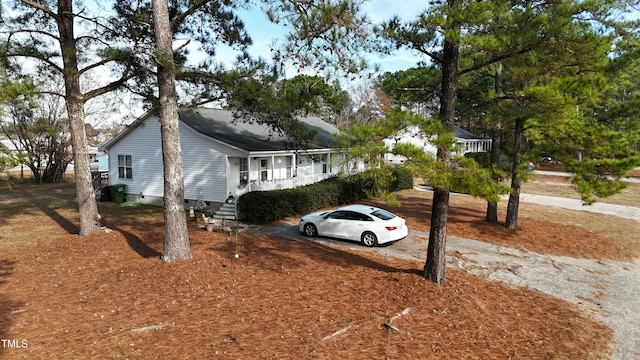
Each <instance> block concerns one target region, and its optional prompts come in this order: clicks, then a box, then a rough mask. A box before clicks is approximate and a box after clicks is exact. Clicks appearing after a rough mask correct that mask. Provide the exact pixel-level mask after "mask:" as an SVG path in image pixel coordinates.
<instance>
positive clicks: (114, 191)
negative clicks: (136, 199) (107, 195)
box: [109, 184, 127, 203]
mask: <svg viewBox="0 0 640 360" xmlns="http://www.w3.org/2000/svg"><path fill="white" fill-rule="evenodd" d="M109 189H111V200H112V201H113V202H116V203H121V202H124V194H125V190H126V189H127V185H124V184H116V185H111V186H109Z"/></svg>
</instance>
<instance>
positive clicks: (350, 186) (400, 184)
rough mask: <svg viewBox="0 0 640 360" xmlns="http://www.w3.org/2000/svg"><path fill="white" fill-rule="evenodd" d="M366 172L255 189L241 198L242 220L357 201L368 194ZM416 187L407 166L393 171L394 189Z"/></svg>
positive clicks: (271, 218)
mask: <svg viewBox="0 0 640 360" xmlns="http://www.w3.org/2000/svg"><path fill="white" fill-rule="evenodd" d="M364 178H365V177H364V174H357V175H353V176H349V177H332V178H329V179H326V180H324V181H321V182H319V183H316V184H312V185H307V186H304V187H299V188H295V189H283V190H272V191H253V192H250V193H247V194H244V195H242V196H240V198H239V199H238V214H239V216H240V218H241V219H243V220H246V221H250V222H257V223H264V222H269V221H275V220H279V219H282V218H285V217H287V216H293V215H298V214H306V213H309V212H313V211H316V210H318V209H322V208H326V207H331V206H337V205H342V204H349V203H354V202H357V201H359V200H362V199H364V198H366V197H367V195H366V194H365V192H364V190H363V189H364V187H363V184H362V182H363V181H364ZM412 187H413V174H412V173H411V172H410V171H409V170H407V169H404V168H395V169H394V170H393V181H392V183H391V189H389V190H390V191H398V190H402V189H409V188H412Z"/></svg>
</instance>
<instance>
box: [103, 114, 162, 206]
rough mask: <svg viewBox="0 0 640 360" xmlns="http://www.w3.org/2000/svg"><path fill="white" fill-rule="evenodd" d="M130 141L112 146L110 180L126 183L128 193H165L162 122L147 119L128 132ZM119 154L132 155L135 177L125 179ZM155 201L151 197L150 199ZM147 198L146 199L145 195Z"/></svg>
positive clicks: (148, 194)
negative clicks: (121, 176) (122, 174)
mask: <svg viewBox="0 0 640 360" xmlns="http://www.w3.org/2000/svg"><path fill="white" fill-rule="evenodd" d="M127 140H128V141H121V142H117V143H115V144H114V145H113V146H112V147H111V148H110V149H109V184H112V185H115V184H124V185H126V193H127V194H140V193H142V194H144V195H145V196H151V197H159V198H162V196H163V190H164V189H163V173H162V147H161V143H160V123H159V121H158V120H157V118H152V119H147V120H146V121H144V122H142V123H140V125H139V126H137V127H136V128H134V129H133V130H131V132H130V133H129V134H128V139H127ZM118 155H131V161H132V178H131V179H121V178H119V174H118ZM146 200H147V201H149V202H152V200H151V199H146ZM141 201H143V202H147V201H145V199H144V198H143V199H141Z"/></svg>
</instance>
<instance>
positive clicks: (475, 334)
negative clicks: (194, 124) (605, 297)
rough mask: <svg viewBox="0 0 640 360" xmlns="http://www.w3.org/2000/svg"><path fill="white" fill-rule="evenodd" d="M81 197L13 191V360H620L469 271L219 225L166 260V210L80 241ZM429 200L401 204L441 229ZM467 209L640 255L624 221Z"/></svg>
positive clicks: (9, 283) (459, 209)
mask: <svg viewBox="0 0 640 360" xmlns="http://www.w3.org/2000/svg"><path fill="white" fill-rule="evenodd" d="M530 185H534V183H532V184H530ZM73 191H74V188H73V186H72V185H71V186H70V185H62V186H60V185H58V186H26V187H25V186H18V187H12V188H8V187H7V188H3V189H2V190H1V191H0V203H1V204H2V206H1V207H0V229H1V230H0V339H3V344H8V346H7V345H3V347H1V348H0V357H2V358H3V359H23V358H24V359H50V358H65V359H86V358H232V357H233V358H249V359H272V358H281V359H335V358H348V359H385V358H386V359H425V358H441V359H461V358H473V359H483V358H486V359H489V358H536V359H538V358H554V359H558V358H567V359H574V358H581V359H605V358H607V357H608V354H609V353H610V346H611V339H612V332H611V330H610V329H609V328H607V327H606V326H604V325H603V324H602V323H601V322H599V321H598V320H597V319H596V317H595V316H593V314H590V313H589V312H587V311H586V310H584V309H583V308H581V307H579V306H577V305H575V304H571V303H568V302H565V301H562V300H560V299H557V298H554V297H551V296H548V295H545V294H542V293H539V292H536V291H532V290H527V289H522V288H514V287H511V286H507V285H504V284H499V283H495V282H490V281H487V280H486V279H484V278H483V277H480V276H473V275H469V274H466V273H464V272H462V271H457V270H453V269H449V270H448V272H447V282H446V283H445V285H443V286H441V287H438V286H436V285H433V284H431V283H429V282H428V281H425V280H424V279H423V278H422V277H421V275H420V273H421V269H422V266H423V263H421V262H413V261H401V260H395V259H390V258H384V257H379V256H376V255H375V254H370V253H363V252H352V251H349V250H346V249H345V250H342V249H336V248H335V247H331V248H328V247H324V246H321V245H319V244H316V243H314V242H310V241H291V240H283V239H279V238H276V237H269V236H266V235H259V234H255V233H251V232H248V231H241V232H239V233H237V234H233V235H229V234H227V233H220V232H206V231H202V230H200V229H199V228H198V227H197V226H196V224H195V223H190V224H189V226H190V238H191V243H192V253H193V254H194V258H193V259H192V260H191V261H187V262H183V263H180V264H176V265H166V264H165V263H163V262H162V261H161V260H160V259H159V255H160V254H161V252H162V241H163V233H162V232H163V223H162V221H163V219H162V214H161V208H157V207H149V206H144V205H143V206H140V207H136V208H122V207H120V206H119V205H118V204H113V203H101V204H100V207H101V208H100V211H101V214H102V215H103V217H104V225H106V226H107V227H108V230H107V231H101V232H99V233H96V234H92V235H90V236H87V237H79V236H77V235H70V233H73V232H74V230H75V231H77V226H78V218H77V214H75V204H74V195H73ZM625 191H628V194H627V195H626V197H629V196H638V195H637V194H638V193H640V189H639V188H638V187H630V188H629V189H627V190H625ZM428 196H429V195H428V194H425V193H424V192H419V193H418V192H414V191H413V190H409V191H405V192H402V193H401V194H399V197H400V199H401V202H402V203H403V206H402V207H400V208H397V209H396V208H393V209H392V210H393V211H394V212H397V213H399V214H400V215H402V216H404V217H406V218H407V219H408V221H409V226H410V227H411V226H413V227H425V226H428V223H427V222H426V220H425V219H428V217H429V212H428V211H429V205H430V203H429V201H428V200H429V199H428ZM451 204H452V212H451V216H450V226H449V233H450V234H451V235H457V236H463V237H469V238H476V239H478V240H483V241H497V242H504V243H505V244H508V245H509V246H514V247H523V248H527V249H529V250H535V251H540V252H545V251H546V252H548V253H554V254H564V255H567V256H575V257H589V258H603V259H604V258H606V259H622V260H624V259H632V258H634V257H637V256H638V247H639V245H638V244H637V243H634V239H635V238H634V237H633V236H632V235H633V234H630V230H629V229H628V227H629V226H630V225H633V224H630V223H629V222H627V220H624V219H616V218H611V217H602V216H595V215H591V214H588V213H584V212H575V211H568V210H559V209H546V208H539V207H536V206H534V205H528V204H523V205H522V209H521V217H520V221H519V224H520V230H518V231H516V232H508V231H506V230H502V226H501V224H497V225H489V224H483V222H482V219H483V218H484V213H483V209H484V207H483V206H484V205H483V204H484V203H483V202H482V201H481V200H479V199H473V198H469V197H463V196H455V197H454V198H452V202H451ZM501 207H504V206H503V204H501ZM503 210H504V209H503ZM597 223H601V224H600V225H598V224H597ZM636 226H637V224H636ZM636 229H637V227H636ZM559 238H562V239H569V240H568V241H562V242H560V241H558V239H559ZM403 241H420V240H416V239H409V238H408V239H405V240H403ZM563 242H567V243H575V242H578V244H576V245H574V246H566V247H565V246H561V245H559V244H560V243H563ZM602 243H603V244H602ZM236 253H237V254H238V255H239V257H238V258H236V257H235V256H234V255H235V254H236ZM425 256H426V250H425ZM4 340H6V341H4ZM15 345H17V346H15Z"/></svg>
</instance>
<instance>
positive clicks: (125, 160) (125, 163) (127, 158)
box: [118, 155, 133, 179]
mask: <svg viewBox="0 0 640 360" xmlns="http://www.w3.org/2000/svg"><path fill="white" fill-rule="evenodd" d="M132 163H133V161H132V160H131V155H118V178H120V179H133V166H132Z"/></svg>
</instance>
